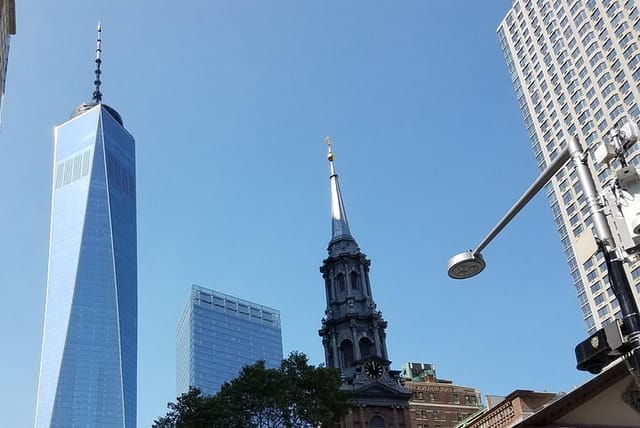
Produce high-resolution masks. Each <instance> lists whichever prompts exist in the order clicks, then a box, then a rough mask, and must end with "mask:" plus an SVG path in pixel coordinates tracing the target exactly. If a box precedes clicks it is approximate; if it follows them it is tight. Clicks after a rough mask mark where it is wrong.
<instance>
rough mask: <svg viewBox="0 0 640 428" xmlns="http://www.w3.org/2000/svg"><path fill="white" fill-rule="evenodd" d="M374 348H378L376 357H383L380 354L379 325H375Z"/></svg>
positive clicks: (375, 323)
mask: <svg viewBox="0 0 640 428" xmlns="http://www.w3.org/2000/svg"><path fill="white" fill-rule="evenodd" d="M373 346H375V347H376V355H381V352H380V330H379V329H378V323H377V322H374V324H373Z"/></svg>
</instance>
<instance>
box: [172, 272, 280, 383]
mask: <svg viewBox="0 0 640 428" xmlns="http://www.w3.org/2000/svg"><path fill="white" fill-rule="evenodd" d="M258 360H264V361H265V365H266V367H268V368H276V367H279V366H280V362H281V361H282V332H281V330H280V311H278V310H276V309H272V308H268V307H266V306H262V305H258V304H256V303H251V302H248V301H246V300H242V299H238V298H236V297H233V296H229V295H227V294H223V293H219V292H217V291H213V290H208V289H206V288H202V287H199V286H197V285H193V286H192V288H191V293H190V295H189V299H188V300H187V304H186V305H185V308H184V311H183V312H182V315H181V317H180V320H179V322H178V329H177V346H176V362H177V370H176V387H177V393H178V395H179V394H182V393H184V392H187V391H188V389H189V386H195V387H197V388H199V389H200V391H202V393H203V394H205V395H213V394H216V393H217V392H218V391H219V390H220V387H221V386H222V384H223V383H225V382H227V381H230V380H231V379H233V378H235V377H237V376H238V374H239V373H240V369H241V368H242V367H243V366H245V365H248V364H253V363H255V362H256V361H258Z"/></svg>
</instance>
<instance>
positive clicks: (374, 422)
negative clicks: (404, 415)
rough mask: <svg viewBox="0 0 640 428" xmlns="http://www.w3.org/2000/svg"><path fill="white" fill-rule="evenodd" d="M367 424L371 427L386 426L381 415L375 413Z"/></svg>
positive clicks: (385, 427) (384, 427)
mask: <svg viewBox="0 0 640 428" xmlns="http://www.w3.org/2000/svg"><path fill="white" fill-rule="evenodd" d="M369 426H370V427H371V428H387V423H386V422H385V421H384V419H383V418H382V416H378V415H375V416H374V417H372V418H371V420H370V421H369Z"/></svg>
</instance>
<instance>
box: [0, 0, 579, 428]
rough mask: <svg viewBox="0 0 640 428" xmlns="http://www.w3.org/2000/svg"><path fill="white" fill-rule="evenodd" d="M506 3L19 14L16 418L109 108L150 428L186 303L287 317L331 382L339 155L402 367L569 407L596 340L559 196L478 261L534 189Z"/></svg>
mask: <svg viewBox="0 0 640 428" xmlns="http://www.w3.org/2000/svg"><path fill="white" fill-rule="evenodd" d="M509 5H510V2H509V1H508V0H500V1H482V2H481V1H477V0H464V1H463V0H461V1H457V2H436V1H417V0H416V1H410V0H407V1H403V2H383V1H364V0H363V1H355V0H354V1H350V2H339V1H304V2H303V1H293V0H291V1H284V0H282V1H281V0H277V1H276V0H273V1H258V0H246V1H237V0H236V1H232V0H228V1H217V0H215V1H210V0H207V1H204V0H190V1H187V2H183V3H181V4H177V3H176V2H174V1H171V2H169V1H168V0H157V1H154V2H150V1H146V2H143V1H124V0H111V1H101V2H97V1H93V0H91V1H85V0H82V1H81V0H67V1H63V2H37V1H35V0H24V1H18V2H17V6H16V9H17V34H16V35H15V36H14V37H13V38H12V41H11V43H12V45H11V52H10V60H9V69H8V78H7V89H6V95H5V99H4V106H3V112H2V124H1V125H0V195H1V197H2V200H3V201H4V203H3V204H2V209H0V237H1V239H0V260H2V266H1V268H0V284H2V287H3V298H2V299H0V326H2V327H0V342H1V343H2V344H3V346H2V349H1V350H0V379H2V380H3V381H2V384H1V385H0V414H2V415H3V418H4V420H3V424H5V425H7V426H14V427H26V426H30V425H32V424H33V419H34V411H35V400H36V387H37V376H38V364H39V358H40V348H41V340H42V323H43V317H44V303H45V302H44V297H45V286H46V268H47V253H48V238H49V213H50V200H51V199H50V198H51V177H52V157H53V155H52V146H53V127H54V126H55V125H57V124H59V123H62V122H63V121H65V120H66V119H67V118H68V117H69V114H70V113H71V112H72V111H73V109H74V108H75V107H76V106H77V105H78V104H80V103H81V102H83V101H87V100H88V99H89V98H90V96H91V92H92V90H93V88H92V82H93V67H94V66H93V56H94V49H95V26H96V23H97V21H98V20H100V19H101V20H102V22H103V61H104V62H103V79H102V80H103V93H104V100H105V102H106V103H108V104H110V105H112V106H113V107H115V108H116V109H117V110H118V111H119V112H120V114H121V115H122V116H123V119H124V124H125V126H126V128H127V129H128V130H129V132H131V133H132V134H133V135H134V136H135V138H136V144H137V174H138V176H137V186H138V188H137V190H138V254H139V256H138V259H139V267H138V278H139V279H138V281H139V284H138V287H139V347H138V350H139V353H138V356H139V362H138V425H139V426H140V427H145V426H149V425H150V424H151V422H152V420H153V419H154V418H155V417H157V416H160V415H162V414H164V413H165V411H166V407H165V406H166V402H167V401H169V400H172V399H174V398H175V329H176V322H177V318H178V314H179V312H180V311H181V308H182V306H183V304H184V302H185V300H186V298H187V295H188V292H189V289H190V286H191V284H193V283H196V284H199V285H202V286H204V287H209V288H213V289H216V290H219V291H222V292H225V293H228V294H232V295H236V296H239V297H242V298H245V299H249V300H253V301H256V302H259V303H262V304H265V305H267V306H272V307H276V308H278V309H280V310H281V311H282V320H283V341H284V351H285V353H288V352H290V351H292V350H299V351H303V352H305V353H307V354H308V355H309V357H310V359H311V361H312V362H313V363H316V364H318V363H320V362H322V361H323V358H324V357H323V353H322V346H321V341H320V338H319V337H318V335H317V330H318V328H319V327H320V319H321V318H322V316H323V311H324V309H325V301H324V292H323V282H322V278H321V275H320V273H319V271H318V267H319V266H320V264H321V262H322V260H323V259H324V258H325V256H326V246H327V244H328V241H329V238H330V212H329V182H328V163H327V161H326V146H325V144H324V142H323V140H324V137H325V136H326V135H330V136H331V137H332V140H333V142H334V151H335V154H336V168H337V170H338V173H339V174H340V183H341V187H342V191H343V196H344V199H345V205H346V209H347V212H348V215H349V221H350V225H351V230H352V233H353V235H354V236H355V238H356V240H357V241H358V243H359V244H360V247H361V248H362V250H363V251H364V252H365V253H367V254H368V255H369V257H370V258H371V259H372V267H371V280H372V288H373V293H374V298H375V300H376V302H377V304H378V307H379V308H380V309H381V310H382V312H383V316H384V317H385V318H386V319H387V321H388V322H389V328H388V330H387V333H388V336H387V344H388V348H389V353H390V356H391V359H392V360H393V365H394V366H395V367H396V368H400V366H401V364H402V363H403V362H406V361H415V362H431V363H434V364H435V365H436V367H437V369H438V374H439V376H440V377H442V378H445V379H451V380H453V381H455V382H456V383H459V384H462V385H468V386H473V387H477V388H479V389H480V390H481V392H482V393H483V394H498V395H499V394H508V393H509V392H511V391H512V390H514V389H518V388H521V389H534V390H548V391H568V390H571V389H572V388H573V386H575V385H577V384H579V383H581V382H582V381H584V380H586V379H587V378H588V376H587V375H585V374H583V373H580V372H577V371H576V370H575V357H574V354H573V348H574V346H575V345H576V344H577V343H578V342H579V341H581V340H583V339H585V338H586V337H587V333H586V328H585V326H584V324H583V321H582V315H581V311H580V309H579V307H578V302H577V299H576V297H575V292H574V289H573V288H572V286H571V281H570V277H569V273H568V270H567V267H566V264H565V262H564V256H563V254H562V251H561V247H560V243H559V240H558V237H557V234H556V232H555V227H554V224H553V221H552V217H551V213H550V210H549V208H548V205H547V203H546V200H545V198H544V195H542V194H541V195H539V196H537V197H536V198H535V199H534V200H533V201H532V202H531V203H530V204H529V206H527V208H526V209H525V210H524V211H523V212H522V213H521V214H520V215H519V216H518V217H517V218H516V219H515V220H514V221H513V223H512V224H511V225H509V227H507V228H506V229H505V230H504V231H503V232H502V234H501V235H500V236H499V237H498V238H497V239H496V240H495V241H494V242H493V244H492V245H490V246H489V248H487V249H486V250H485V251H484V255H485V258H486V260H487V263H488V267H487V269H486V271H485V272H483V274H482V275H480V276H478V277H476V278H474V279H471V280H467V281H453V280H450V279H448V278H447V276H446V262H447V259H448V258H449V256H451V255H452V254H455V253H457V252H460V251H463V250H466V249H469V248H471V247H474V246H475V245H476V244H477V243H478V242H479V241H480V240H481V239H482V238H483V237H484V236H485V235H486V233H487V232H488V231H489V230H490V229H491V227H492V226H493V225H494V224H495V223H496V222H497V221H498V219H499V218H501V217H502V215H503V214H504V213H505V211H506V210H507V209H508V208H509V207H510V206H511V205H512V204H513V202H515V200H516V199H517V198H518V197H519V196H520V194H521V193H522V192H523V191H524V190H525V189H526V188H527V187H528V186H529V184H530V183H531V182H532V181H533V180H534V179H535V177H536V176H537V170H536V167H535V162H534V158H533V155H532V153H531V149H530V145H529V142H528V138H527V135H526V131H525V127H524V122H523V120H522V116H521V114H520V111H519V109H518V107H517V104H516V99H515V96H514V92H513V88H512V86H511V82H510V80H509V77H508V75H507V69H506V65H505V63H504V59H503V57H502V53H501V52H500V48H499V45H498V41H497V37H496V33H495V29H496V27H497V25H498V24H499V22H500V20H501V19H502V18H503V16H504V15H505V14H506V11H507V10H508V8H509Z"/></svg>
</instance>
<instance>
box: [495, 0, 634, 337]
mask: <svg viewBox="0 0 640 428" xmlns="http://www.w3.org/2000/svg"><path fill="white" fill-rule="evenodd" d="M639 31H640V0H553V1H552V0H545V1H542V0H535V1H534V0H513V1H512V5H511V9H510V10H509V11H508V13H507V15H506V16H505V18H504V19H503V21H502V22H501V23H500V26H499V27H498V39H499V40H500V45H501V47H502V50H503V52H504V56H505V59H506V61H507V67H508V69H509V74H510V76H511V80H512V82H513V86H514V88H515V91H516V96H517V98H518V102H519V104H520V109H521V110H522V113H523V115H524V120H525V124H526V126H527V130H528V132H529V138H530V140H531V145H532V147H533V153H534V155H535V157H536V161H537V164H538V167H539V168H540V170H542V169H544V168H546V166H547V165H548V164H549V163H550V162H551V161H552V160H553V159H555V158H556V156H558V153H559V152H560V151H561V150H562V149H563V148H564V147H566V145H567V141H568V139H569V138H572V137H573V136H578V137H579V139H580V141H581V142H582V144H583V147H585V148H586V149H588V151H589V152H593V150H594V149H595V146H596V144H598V143H599V142H600V141H602V139H603V137H604V136H605V134H606V132H607V131H608V130H609V129H611V128H612V127H613V126H615V125H617V124H620V123H624V122H625V121H627V120H635V121H639V120H640V107H639V105H640V41H639V40H638V32H639ZM627 160H628V161H629V163H630V164H632V165H635V166H638V165H640V145H638V143H636V144H634V145H633V146H632V147H631V148H630V150H629V153H628V157H627ZM592 175H593V176H594V177H597V178H598V180H597V183H596V185H597V186H598V187H599V189H598V190H601V189H602V187H601V186H602V184H603V183H606V182H607V181H609V180H610V179H611V175H610V171H609V170H607V169H605V168H604V167H603V166H601V165H598V166H596V167H595V168H592ZM546 191H547V197H548V199H549V203H550V205H551V212H552V214H553V217H554V220H555V223H556V228H557V230H558V234H559V235H560V240H561V243H562V248H563V250H564V254H565V256H566V259H567V263H568V266H569V272H570V274H571V279H572V281H573V284H574V286H575V288H576V293H577V295H578V302H579V306H580V308H581V312H582V316H583V319H584V321H585V323H586V326H587V330H588V331H589V333H590V334H591V333H593V332H595V331H596V330H597V329H599V328H600V327H602V326H604V325H606V324H608V323H610V322H611V321H612V320H613V319H614V318H618V317H620V306H619V304H618V302H617V301H616V298H615V296H614V295H613V291H612V290H611V287H610V284H609V282H608V279H607V268H606V266H605V262H604V259H603V258H602V255H601V254H599V253H598V254H596V255H593V254H584V253H585V252H584V251H579V249H580V248H582V247H584V246H585V245H584V242H585V240H588V241H591V242H592V240H593V237H592V236H591V234H590V233H586V232H588V230H590V228H591V227H592V220H591V214H590V212H589V207H588V202H587V201H586V198H585V196H584V194H583V192H582V189H581V188H580V185H579V183H578V178H577V175H576V173H575V171H574V170H573V168H572V166H571V165H570V163H569V164H568V165H566V166H565V167H564V168H562V169H561V170H560V171H559V172H558V173H557V174H556V175H555V177H554V178H553V179H552V180H551V182H550V183H549V184H547V186H546ZM612 230H614V231H615V227H613V228H612ZM628 274H629V278H630V280H631V282H632V284H633V288H634V293H635V294H636V299H638V296H639V295H640V264H638V263H635V264H634V265H632V266H630V267H628Z"/></svg>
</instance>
